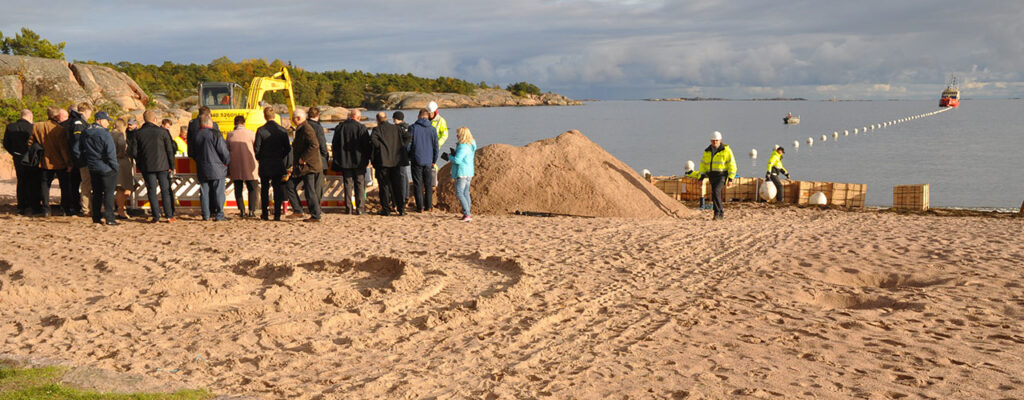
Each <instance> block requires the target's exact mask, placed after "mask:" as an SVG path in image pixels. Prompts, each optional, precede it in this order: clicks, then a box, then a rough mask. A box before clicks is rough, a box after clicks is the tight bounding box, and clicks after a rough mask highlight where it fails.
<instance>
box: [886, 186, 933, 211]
mask: <svg viewBox="0 0 1024 400" xmlns="http://www.w3.org/2000/svg"><path fill="white" fill-rule="evenodd" d="M928 207H929V205H928V184H927V183H926V184H923V185H899V186H894V187H893V188H892V208H893V209H894V210H897V211H927V210H928Z"/></svg>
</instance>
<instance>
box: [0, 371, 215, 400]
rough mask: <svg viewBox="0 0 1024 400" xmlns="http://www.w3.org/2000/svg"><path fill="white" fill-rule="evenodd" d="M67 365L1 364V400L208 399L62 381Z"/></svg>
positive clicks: (199, 394) (200, 394)
mask: <svg viewBox="0 0 1024 400" xmlns="http://www.w3.org/2000/svg"><path fill="white" fill-rule="evenodd" d="M67 371H68V369H67V368H66V367H42V368H11V367H8V366H4V365H0V400H205V399H212V398H213V397H214V396H213V394H211V393H210V392H207V391H205V390H182V391H178V392H174V393H127V394H123V393H98V392H93V391H87V390H78V389H73V388H69V387H66V386H63V385H61V384H60V379H61V377H63V376H64V373H65V372H67Z"/></svg>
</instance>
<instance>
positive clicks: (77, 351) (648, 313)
mask: <svg viewBox="0 0 1024 400" xmlns="http://www.w3.org/2000/svg"><path fill="white" fill-rule="evenodd" d="M5 188H7V189H5V190H9V189H10V185H8V186H5ZM0 200H4V201H7V202H9V201H10V195H9V194H6V195H4V196H0ZM12 208H13V207H12V206H10V205H6V206H2V207H0V235H3V237H4V238H5V242H4V245H3V251H2V253H0V304H2V305H3V307H2V308H0V340H3V342H2V344H0V353H3V354H6V355H8V356H15V357H39V358H52V359H60V360H65V362H67V363H70V364H74V365H87V366H91V367H96V368H102V369H105V370H110V371H118V372H125V373H131V374H140V375H144V376H147V377H150V378H154V379H160V380H166V381H172V382H173V383H175V384H184V385H186V386H191V387H206V388H209V389H211V390H212V391H214V392H215V393H219V394H230V395H252V396H255V397H257V398H262V399H277V398H322V399H335V398H372V397H381V398H537V397H554V398H608V397H616V398H623V397H629V398H691V399H703V398H734V397H753V398H787V399H788V398H872V399H884V398H905V397H906V398H936V399H947V398H971V399H973V398H1021V397H1024V382H1022V378H1021V375H1020V372H1019V368H1020V365H1022V362H1024V360H1022V358H1024V334H1022V333H1021V332H1024V322H1022V321H1024V289H1022V285H1024V281H1022V265H1021V264H1022V261H1024V245H1022V242H1021V240H1020V234H1021V232H1022V228H1024V218H1020V217H1005V218H986V217H938V216H921V215H901V214H896V213H881V212H844V211H838V210H824V211H822V210H814V209H801V208H796V207H769V206H766V205H747V206H742V207H740V206H735V205H732V204H730V205H729V207H728V208H727V209H726V218H727V219H726V220H725V221H710V220H709V219H710V215H709V214H708V212H707V211H701V212H697V211H694V212H693V213H692V214H693V215H695V217H693V218H685V219H671V218H661V219H623V218H569V217H555V218H538V217H523V216H505V215H481V216H478V217H475V218H474V221H473V222H470V223H464V222H460V221H458V220H457V215H455V214H442V213H431V214H416V215H410V216H407V217H401V218H399V217H378V216H345V215H339V214H326V216H325V218H326V219H325V222H324V223H322V224H319V225H310V224H304V223H301V222H281V223H269V222H262V223H261V222H257V221H251V220H233V221H229V222H221V223H214V222H205V223H204V222H201V221H198V220H197V219H196V218H195V217H184V218H182V222H180V223H175V224H170V225H167V224H159V225H150V224H143V223H139V222H131V223H126V224H124V225H122V226H120V227H106V226H102V225H94V224H91V223H89V219H87V218H75V217H54V218H50V219H46V220H38V219H28V218H23V217H18V216H14V215H12V213H11V211H12Z"/></svg>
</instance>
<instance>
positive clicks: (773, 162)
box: [766, 151, 789, 175]
mask: <svg viewBox="0 0 1024 400" xmlns="http://www.w3.org/2000/svg"><path fill="white" fill-rule="evenodd" d="M772 168H778V169H779V171H782V173H784V174H786V175H789V171H786V167H783V166H782V154H779V152H777V151H773V152H772V156H771V157H768V168H767V169H766V171H768V173H771V172H772Z"/></svg>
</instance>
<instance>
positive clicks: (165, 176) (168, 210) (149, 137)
mask: <svg viewBox="0 0 1024 400" xmlns="http://www.w3.org/2000/svg"><path fill="white" fill-rule="evenodd" d="M142 119H143V121H145V123H143V124H142V127H141V128H139V129H138V130H137V131H135V140H134V141H133V143H132V145H131V146H129V149H128V150H129V155H130V156H131V157H132V158H134V159H135V162H136V165H137V166H138V168H139V171H142V177H143V179H145V181H146V192H147V193H146V194H147V195H148V196H149V208H150V211H151V213H152V218H153V219H152V220H151V222H158V221H162V222H168V223H169V222H174V221H175V219H174V208H173V206H174V204H173V200H172V198H171V179H170V175H171V174H173V173H174V141H173V140H171V133H170V132H168V131H167V130H166V129H164V128H161V127H160V126H158V125H157V116H156V111H153V110H147V111H146V112H145V113H143V114H142ZM157 188H159V189H160V198H159V199H158V198H157V195H156V193H157ZM160 201H162V202H163V211H164V215H163V219H161V215H160V206H159V204H160Z"/></svg>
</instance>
